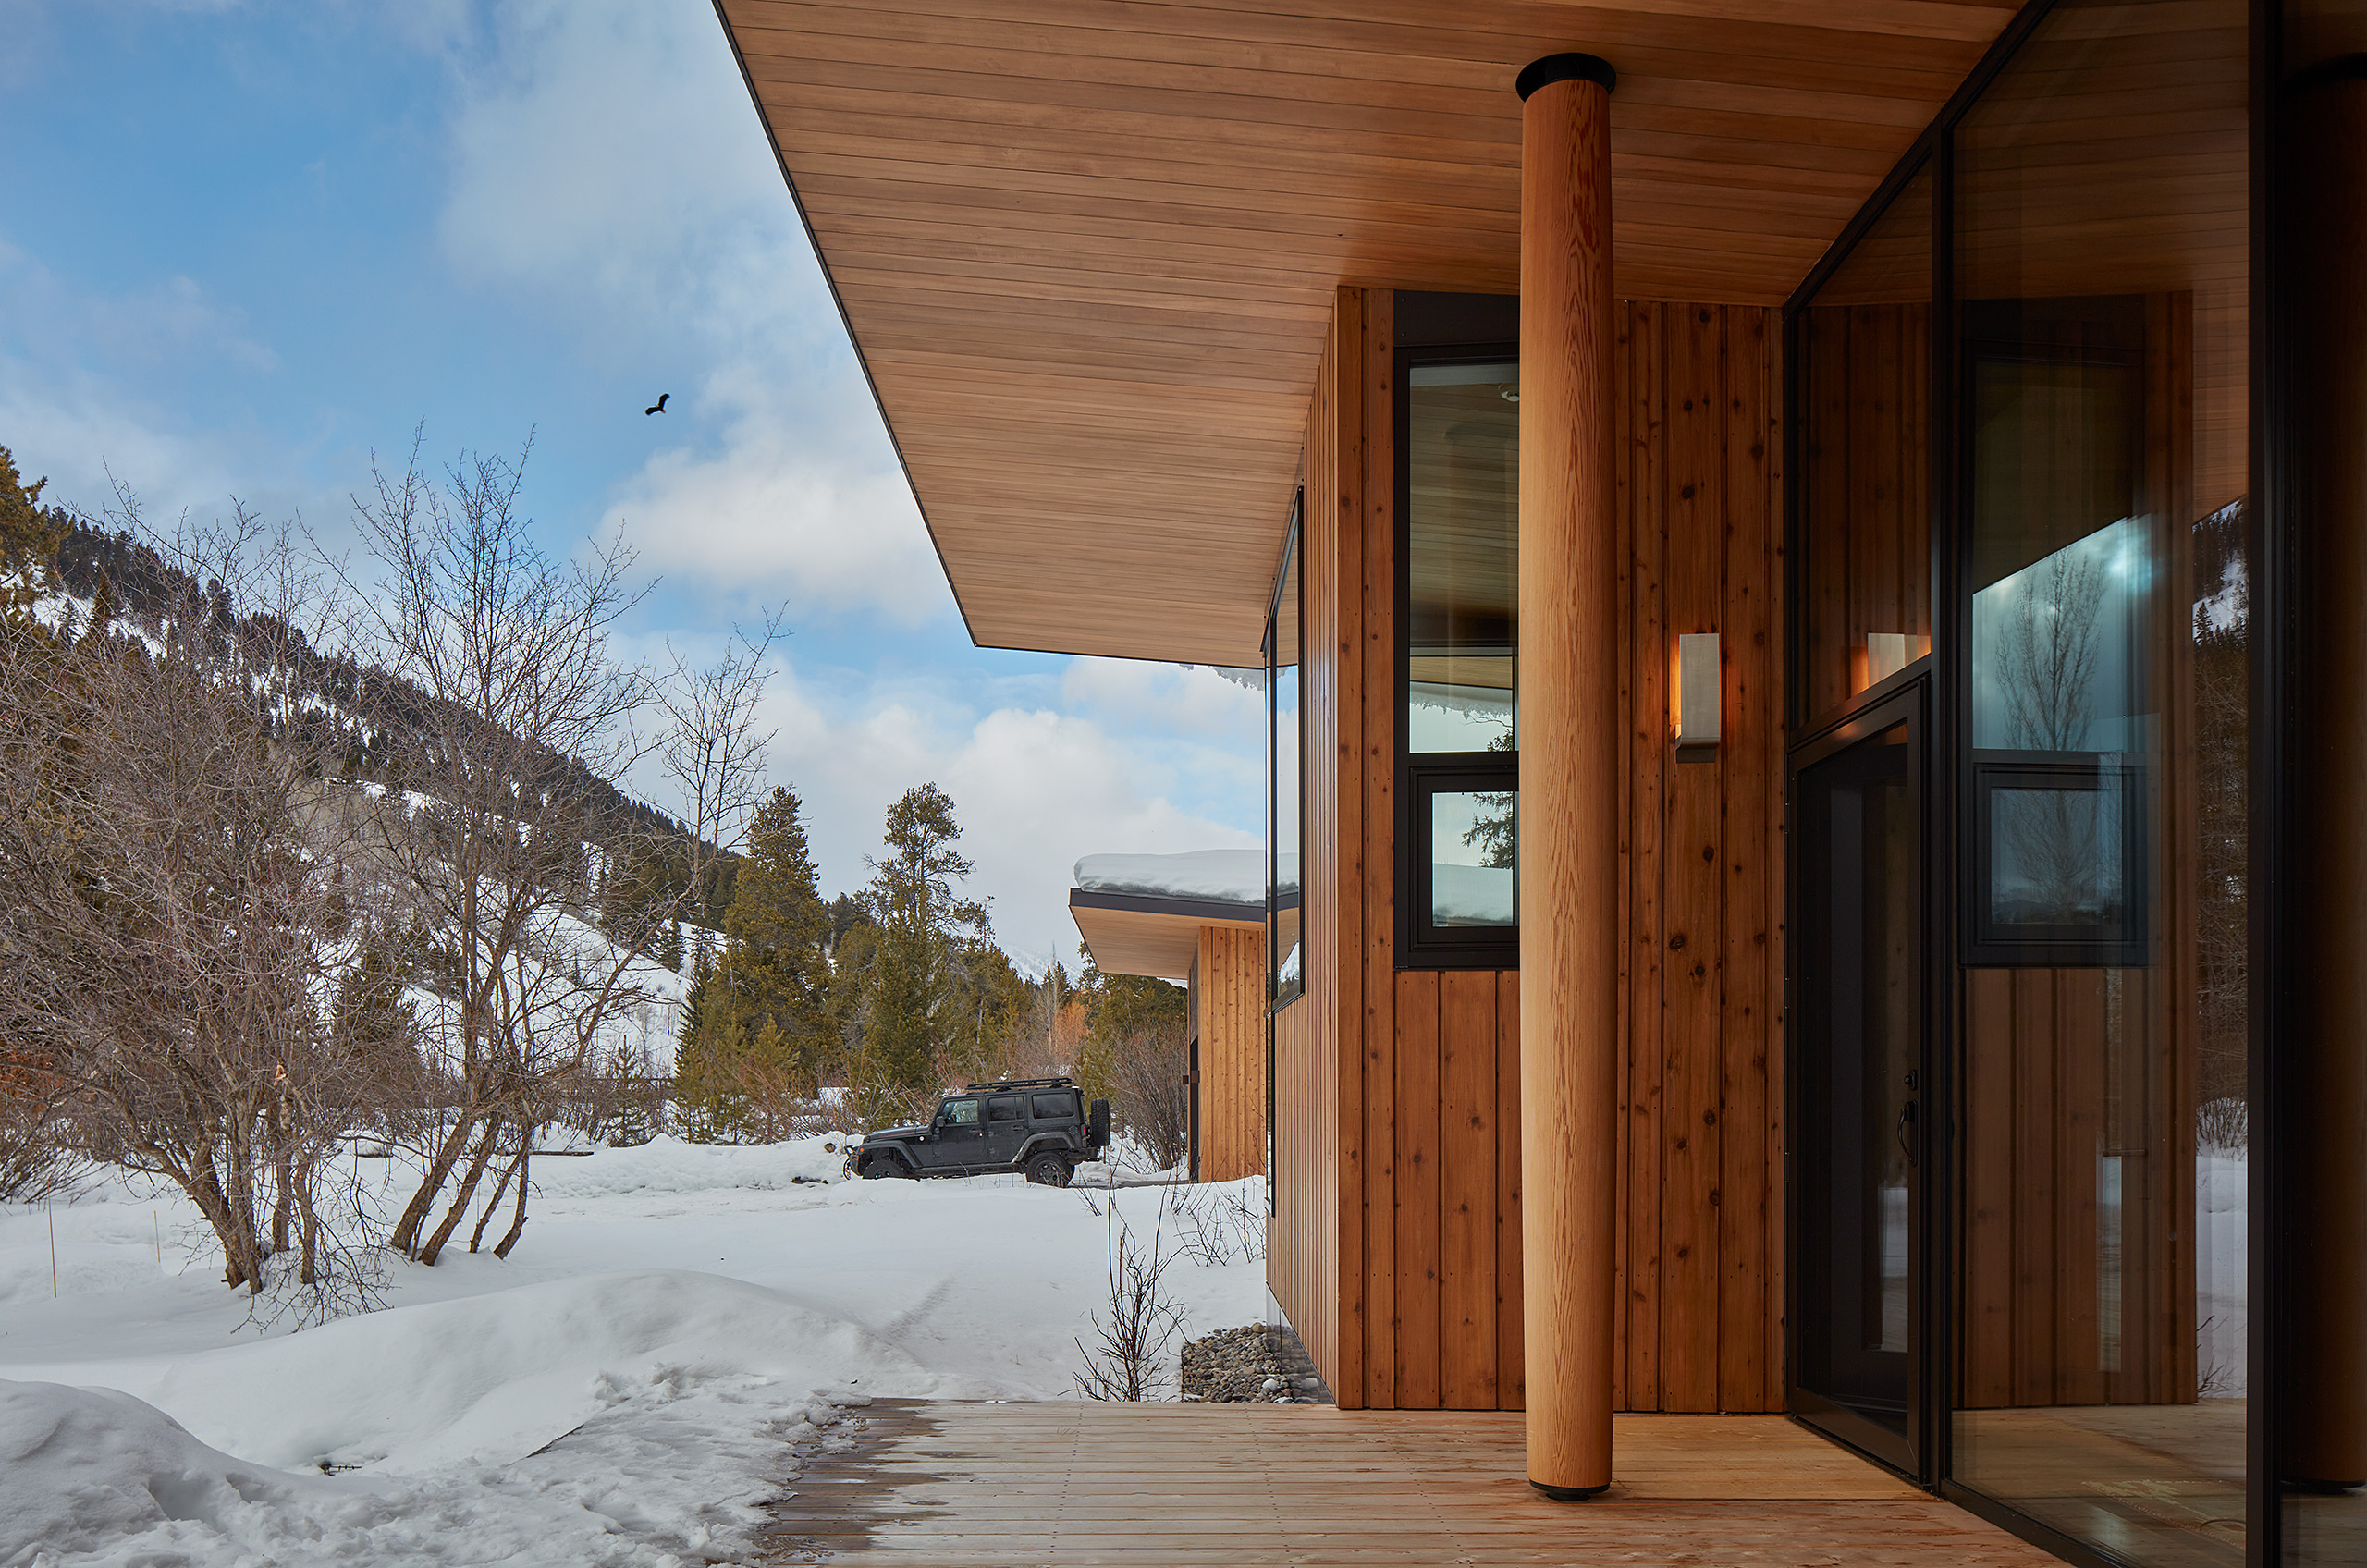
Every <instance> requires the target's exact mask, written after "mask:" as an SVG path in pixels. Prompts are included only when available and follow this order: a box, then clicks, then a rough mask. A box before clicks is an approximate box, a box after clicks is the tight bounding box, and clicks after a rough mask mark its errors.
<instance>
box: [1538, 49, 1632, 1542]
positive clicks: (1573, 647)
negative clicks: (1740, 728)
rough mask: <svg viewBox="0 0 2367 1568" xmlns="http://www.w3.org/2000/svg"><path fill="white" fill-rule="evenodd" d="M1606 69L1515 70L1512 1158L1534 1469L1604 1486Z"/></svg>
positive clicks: (1570, 1495)
mask: <svg viewBox="0 0 2367 1568" xmlns="http://www.w3.org/2000/svg"><path fill="white" fill-rule="evenodd" d="M1615 80H1616V78H1615V76H1614V75H1613V71H1612V68H1611V67H1610V66H1609V65H1607V64H1606V63H1604V62H1603V61H1601V60H1599V59H1597V58H1595V57H1594V56H1593V55H1548V56H1547V57H1546V58H1544V59H1541V60H1539V61H1537V62H1536V63H1535V64H1533V65H1531V66H1530V67H1528V68H1527V69H1526V70H1524V71H1522V72H1521V73H1520V80H1519V83H1518V86H1519V92H1520V95H1521V99H1522V107H1521V172H1520V664H1519V686H1520V693H1519V694H1520V790H1521V793H1520V933H1521V936H1520V947H1521V961H1520V1019H1521V1036H1520V1118H1521V1121H1520V1132H1521V1143H1520V1164H1521V1259H1522V1261H1521V1269H1522V1275H1521V1278H1522V1314H1523V1323H1524V1327H1525V1329H1526V1330H1527V1386H1528V1400H1527V1403H1528V1479H1529V1484H1530V1485H1532V1486H1534V1487H1536V1488H1538V1489H1539V1491H1541V1492H1544V1493H1545V1494H1546V1495H1547V1496H1548V1497H1551V1498H1555V1499H1560V1500H1565V1501H1566V1500H1572V1499H1576V1498H1582V1497H1591V1496H1593V1495H1594V1494H1595V1493H1597V1492H1600V1491H1601V1490H1602V1489H1603V1488H1605V1487H1607V1486H1609V1485H1610V1484H1611V1357H1612V1346H1613V1333H1612V1322H1613V1319H1612V1314H1613V1312H1614V1311H1615V1310H1616V1308H1617V1305H1618V1298H1617V1294H1616V1291H1615V1287H1614V1283H1613V1277H1612V1268H1613V1248H1612V1236H1613V1221H1614V1212H1613V1211H1614V1206H1615V1204H1616V1202H1617V1191H1616V1185H1615V1177H1616V1171H1615V1170H1614V1168H1613V1156H1614V1151H1615V1150H1616V1149H1617V1147H1618V1121H1617V1119H1618V1061H1619V1037H1618V1023H1619V991H1618V984H1619V954H1618V943H1619V882H1618V873H1619V821H1618V810H1619V759H1620V754H1621V753H1620V740H1621V737H1620V733H1619V680H1618V668H1619V647H1618V628H1619V599H1618V582H1619V561H1618V541H1619V530H1618V523H1617V521H1616V518H1615V516H1614V513H1613V506H1614V504H1615V499H1616V497H1615V492H1614V489H1613V482H1612V457H1613V435H1612V430H1613V426H1612V410H1613V398H1614V397H1615V396H1616V388H1615V387H1614V386H1613V380H1612V344H1613V340H1614V338H1615V337H1616V326H1615V324H1614V322H1613V308H1614V307H1613V299H1612V292H1611V89H1612V87H1613V83H1614V82H1615Z"/></svg>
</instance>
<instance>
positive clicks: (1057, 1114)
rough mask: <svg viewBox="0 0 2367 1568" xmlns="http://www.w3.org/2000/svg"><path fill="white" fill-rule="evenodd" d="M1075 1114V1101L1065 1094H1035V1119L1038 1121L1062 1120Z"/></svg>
mask: <svg viewBox="0 0 2367 1568" xmlns="http://www.w3.org/2000/svg"><path fill="white" fill-rule="evenodd" d="M1075 1114H1076V1101H1075V1100H1073V1099H1072V1098H1071V1097H1069V1096H1067V1095H1037V1096H1036V1121H1066V1120H1067V1119H1068V1118H1070V1117H1072V1116H1074V1115H1075Z"/></svg>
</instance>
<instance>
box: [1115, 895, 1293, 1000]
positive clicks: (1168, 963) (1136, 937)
mask: <svg viewBox="0 0 2367 1568" xmlns="http://www.w3.org/2000/svg"><path fill="white" fill-rule="evenodd" d="M1069 914H1070V916H1071V918H1073V919H1074V920H1075V922H1076V928H1077V932H1078V934H1079V935H1081V936H1082V937H1084V938H1085V950H1086V951H1087V952H1089V953H1091V954H1092V955H1093V962H1094V964H1095V966H1096V967H1097V968H1098V969H1099V970H1100V971H1101V972H1102V973H1103V974H1150V975H1155V976H1157V977H1158V978H1159V979H1161V980H1188V979H1189V978H1191V974H1192V962H1193V960H1194V958H1195V957H1196V956H1197V954H1198V952H1199V948H1200V928H1201V927H1202V926H1204V925H1215V926H1221V927H1223V928H1225V929H1228V930H1236V931H1239V930H1248V931H1263V930H1264V929H1265V928H1266V909H1265V906H1264V905H1262V904H1237V903H1220V902H1218V901H1216V900H1204V899H1160V898H1152V897H1149V896H1147V895H1145V894H1141V893H1094V892H1087V891H1085V889H1084V888H1072V889H1070V891H1069Z"/></svg>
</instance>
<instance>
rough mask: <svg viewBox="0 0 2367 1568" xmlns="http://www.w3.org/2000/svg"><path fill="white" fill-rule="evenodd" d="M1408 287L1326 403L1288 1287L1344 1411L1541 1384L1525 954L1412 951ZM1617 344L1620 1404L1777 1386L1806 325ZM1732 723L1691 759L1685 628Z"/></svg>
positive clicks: (1383, 304)
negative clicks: (1396, 894)
mask: <svg viewBox="0 0 2367 1568" xmlns="http://www.w3.org/2000/svg"><path fill="white" fill-rule="evenodd" d="M1391 312H1392V295H1391V294H1390V293H1389V292H1388V291H1386V290H1380V289H1373V290H1365V289H1357V288H1343V289H1341V290H1340V291H1339V294H1338V297H1337V302H1336V307H1335V313H1334V320H1333V330H1332V334H1331V339H1330V344H1329V347H1328V349H1327V350H1326V354H1325V358H1324V362H1323V368H1322V372H1321V374H1320V378H1319V380H1318V386H1317V387H1316V389H1315V396H1314V398H1313V401H1312V403H1311V406H1310V410H1309V418H1308V427H1307V443H1306V459H1305V463H1306V469H1305V472H1306V551H1305V556H1304V570H1305V572H1306V643H1305V645H1306V649H1307V650H1308V653H1307V657H1308V663H1307V665H1306V669H1305V671H1304V675H1303V680H1304V687H1303V690H1304V692H1305V696H1304V698H1303V701H1304V703H1305V704H1306V724H1307V733H1306V759H1307V778H1306V824H1305V838H1304V842H1305V845H1306V903H1305V917H1306V964H1307V968H1306V997H1305V998H1303V999H1302V1000H1301V1001H1299V1002H1297V1003H1295V1004H1294V1005H1292V1006H1291V1007H1288V1008H1286V1009H1284V1010H1283V1011H1282V1013H1281V1014H1280V1015H1279V1016H1278V1018H1277V1028H1276V1040H1277V1047H1278V1051H1279V1053H1280V1054H1279V1057H1278V1072H1277V1085H1278V1087H1277V1105H1276V1123H1277V1126H1276V1160H1277V1194H1278V1195H1277V1204H1278V1210H1279V1212H1278V1214H1277V1216H1276V1219H1275V1222H1274V1231H1273V1245H1272V1250H1271V1251H1270V1252H1269V1264H1268V1272H1269V1280H1271V1281H1272V1284H1273V1289H1274V1293H1275V1296H1276V1299H1277V1301H1278V1302H1279V1303H1280V1304H1281V1305H1282V1307H1283V1309H1284V1311H1285V1312H1286V1313H1287V1314H1288V1315H1289V1317H1290V1318H1291V1321H1292V1323H1293V1324H1294V1326H1295V1327H1296V1328H1297V1329H1298V1330H1299V1332H1300V1334H1301V1336H1302V1337H1303V1338H1304V1339H1305V1340H1306V1343H1307V1346H1308V1349H1309V1351H1310V1353H1311V1354H1313V1355H1314V1356H1315V1359H1316V1361H1317V1363H1318V1366H1321V1367H1322V1369H1323V1372H1324V1376H1325V1378H1326V1379H1327V1380H1328V1381H1329V1382H1330V1383H1331V1387H1332V1389H1333V1390H1334V1391H1335V1392H1336V1393H1337V1395H1338V1396H1339V1399H1340V1402H1341V1403H1342V1404H1343V1405H1348V1406H1352V1407H1353V1406H1358V1405H1369V1406H1373V1407H1376V1408H1389V1407H1399V1408H1408V1409H1414V1408H1448V1409H1488V1408H1518V1407H1519V1406H1520V1404H1521V1403H1522V1402H1523V1398H1524V1392H1525V1390H1524V1385H1523V1380H1522V1341H1521V1335H1522V1320H1521V1279H1520V1270H1521V1256H1520V1209H1519V1203H1520V1192H1519V1170H1520V1157H1519V1148H1518V1128H1519V1114H1518V1112H1519V1082H1518V1072H1517V1067H1518V1061H1519V1049H1518V1047H1519V1029H1520V1023H1519V1007H1518V985H1517V978H1518V977H1517V975H1516V974H1512V973H1509V972H1503V973H1500V972H1495V971H1484V970H1482V971H1459V972H1458V971H1443V972H1441V971H1426V970H1408V971H1404V972H1400V971H1398V970H1397V969H1396V967H1395V960H1394V954H1393V951H1392V943H1393V934H1394V930H1395V921H1394V918H1393V906H1392V901H1391V900H1392V894H1393V890H1394V889H1393V880H1394V864H1395V852H1394V845H1393V844H1392V831H1393V827H1394V824H1395V820H1396V816H1395V810H1394V802H1393V801H1392V795H1391V792H1392V788H1393V785H1394V780H1395V748H1396V702H1397V692H1396V650H1395V637H1394V627H1393V621H1392V617H1393V609H1394V604H1395V582H1394V576H1393V572H1394V563H1393V560H1392V551H1393V542H1394V538H1395V527H1394V519H1393V518H1392V516H1391V512H1390V508H1391V506H1392V496H1393V495H1394V492H1395V483H1394V454H1393V451H1392V441H1393V435H1392V412H1393V411H1392V407H1391V398H1392V348H1393V344H1392V319H1391ZM1621 322H1622V335H1621V340H1620V342H1619V344H1618V346H1617V355H1618V365H1619V376H1620V385H1621V391H1622V396H1621V398H1620V402H1619V406H1618V407H1617V409H1616V410H1614V414H1615V418H1616V423H1617V435H1618V439H1619V443H1620V448H1619V452H1620V463H1619V492H1618V495H1619V502H1618V504H1619V508H1620V514H1621V515H1620V519H1619V525H1620V530H1621V536H1622V540H1623V555H1624V557H1625V560H1624V563H1623V564H1624V570H1625V577H1624V582H1623V595H1622V598H1623V603H1622V610H1621V619H1622V622H1623V629H1622V630H1623V632H1624V633H1625V635H1624V636H1623V645H1624V646H1625V647H1626V648H1627V649H1628V651H1629V652H1628V661H1627V664H1626V666H1625V668H1623V669H1622V670H1621V672H1620V673H1621V687H1622V710H1623V717H1624V719H1625V723H1626V728H1627V732H1628V734H1629V736H1630V764H1629V766H1628V769H1627V772H1626V775H1625V793H1624V797H1623V802H1622V805H1623V815H1624V819H1625V823H1626V832H1625V838H1624V839H1623V841H1622V844H1621V851H1622V858H1623V863H1624V867H1625V883H1624V887H1623V893H1622V899H1623V901H1622V908H1621V927H1622V932H1623V943H1622V948H1623V963H1622V971H1623V972H1622V993H1623V1006H1622V1019H1621V1024H1622V1032H1623V1035H1624V1037H1625V1040H1626V1042H1627V1046H1626V1070H1625V1077H1624V1080H1623V1083H1624V1084H1625V1089H1624V1096H1623V1098H1624V1115H1623V1117H1622V1119H1621V1122H1622V1124H1621V1126H1620V1127H1619V1129H1618V1131H1617V1135H1618V1136H1619V1138H1620V1140H1621V1144H1622V1149H1621V1154H1620V1161H1619V1169H1620V1170H1621V1171H1622V1173H1623V1175H1622V1181H1623V1185H1624V1189H1625V1190H1624V1192H1623V1194H1622V1203H1621V1217H1622V1226H1623V1229H1622V1231H1621V1234H1620V1237H1619V1240H1618V1245H1619V1256H1620V1266H1621V1276H1620V1289H1621V1291H1622V1293H1623V1297H1624V1303H1625V1310H1624V1311H1623V1313H1622V1314H1621V1319H1620V1323H1621V1360H1620V1366H1621V1371H1622V1378H1621V1384H1620V1388H1619V1390H1618V1395H1619V1402H1620V1404H1621V1407H1622V1408H1624V1409H1630V1410H1667V1411H1715V1410H1726V1411H1765V1410H1776V1409H1780V1408H1782V1403H1783V1392H1784V1390H1783V1355H1782V1345H1783V1328H1782V1319H1781V1311H1782V1305H1781V1304H1782V1301H1783V1281H1782V1258H1783V1235H1782V1216H1783V1203H1782V1159H1783V1128H1782V1125H1781V1121H1780V1113H1781V1107H1782V1101H1783V1085H1782V1081H1781V1074H1782V1061H1783V1041H1782V1034H1781V1030H1782V1022H1781V1018H1780V998H1781V995H1782V985H1783V955H1782V937H1783V933H1782V925H1781V912H1782V905H1783V841H1782V822H1783V768H1782V763H1783V734H1782V730H1781V728H1780V725H1781V717H1780V716H1781V713H1782V663H1781V655H1780V649H1781V647H1782V639H1781V629H1780V626H1779V624H1778V618H1779V616H1780V605H1781V588H1780V585H1781V582H1782V576H1783V574H1782V560H1781V541H1782V517H1781V509H1780V496H1781V489H1782V484H1781V474H1780V473H1779V472H1778V466H1777V465H1778V454H1779V453H1780V451H1781V444H1780V442H1779V440H1778V439H1777V434H1778V433H1777V429H1776V423H1777V419H1778V410H1777V402H1776V398H1777V392H1776V388H1777V387H1778V386H1779V385H1780V382H1779V379H1778V375H1777V372H1778V368H1779V367H1778V364H1777V355H1778V353H1779V341H1780V335H1779V333H1778V330H1777V321H1776V314H1775V312H1772V311H1768V310H1762V309H1759V308H1756V307H1737V306H1717V305H1707V306H1705V305H1686V304H1671V303H1655V302H1644V301H1636V302H1630V303H1628V304H1626V305H1625V306H1623V308H1622V315H1621ZM1684 631H1717V632H1719V633H1720V634H1721V639H1722V640H1721V649H1722V653H1723V661H1724V670H1723V680H1724V704H1725V711H1724V727H1725V728H1724V733H1725V737H1726V739H1725V743H1724V745H1723V747H1722V749H1721V751H1720V753H1719V755H1718V757H1717V759H1716V760H1715V761H1712V762H1708V763H1686V764H1682V765H1679V764H1677V763H1676V762H1674V758H1673V756H1672V755H1671V753H1670V747H1669V740H1668V728H1669V726H1668V717H1667V716H1668V713H1669V690H1668V681H1669V678H1670V650H1671V648H1672V647H1673V646H1674V644H1673V643H1671V641H1670V639H1671V638H1672V637H1673V636H1674V635H1675V634H1676V633H1679V632H1684Z"/></svg>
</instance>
